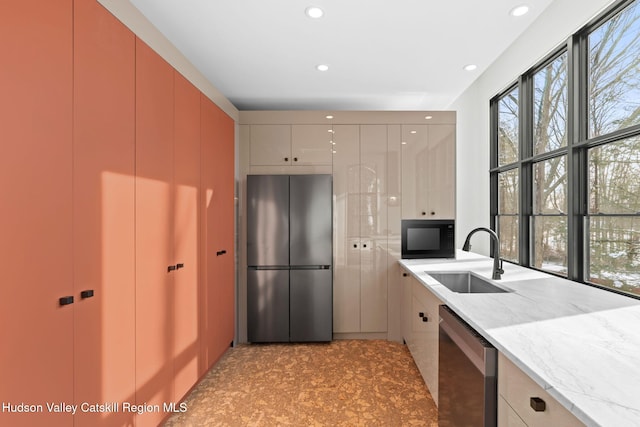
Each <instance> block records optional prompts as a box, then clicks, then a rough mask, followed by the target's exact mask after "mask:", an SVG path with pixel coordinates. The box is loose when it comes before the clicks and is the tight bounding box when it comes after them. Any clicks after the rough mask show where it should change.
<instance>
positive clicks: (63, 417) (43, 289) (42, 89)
mask: <svg viewBox="0 0 640 427" xmlns="http://www.w3.org/2000/svg"><path fill="white" fill-rule="evenodd" d="M72 34H73V33H72V1H71V0H55V1H45V2H43V1H39V0H21V1H3V2H1V3H0V55H1V56H2V65H1V66H0V145H1V147H2V155H1V156H0V203H1V206H2V207H1V208H0V221H1V223H2V236H1V237H0V257H1V258H0V259H2V283H1V284H0V325H1V327H0V402H2V404H3V405H11V406H8V407H7V408H9V409H7V410H5V411H3V412H0V424H1V425H10V426H33V425H47V426H56V425H71V423H72V421H73V420H72V415H71V413H50V412H49V411H48V408H47V406H46V404H47V403H48V402H68V403H73V314H74V313H73V312H74V308H75V304H68V305H61V304H60V301H59V298H61V297H73V296H74V294H73V276H72V273H73V271H72V168H71V161H72V114H71V112H72V93H73V91H72V89H73V88H72V63H73V58H72V41H73V35H72ZM65 302H71V301H70V299H66V300H63V303H65ZM20 405H22V406H20ZM18 406H20V408H19V409H21V410H25V409H26V410H32V411H35V412H30V413H18V412H13V409H18ZM11 408H13V409H11Z"/></svg>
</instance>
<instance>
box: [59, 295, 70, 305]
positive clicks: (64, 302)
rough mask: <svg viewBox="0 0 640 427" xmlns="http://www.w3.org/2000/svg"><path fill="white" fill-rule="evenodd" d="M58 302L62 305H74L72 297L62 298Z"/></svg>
mask: <svg viewBox="0 0 640 427" xmlns="http://www.w3.org/2000/svg"><path fill="white" fill-rule="evenodd" d="M58 301H59V302H60V305H69V304H73V297H72V296H66V297H62V298H60V299H59V300H58Z"/></svg>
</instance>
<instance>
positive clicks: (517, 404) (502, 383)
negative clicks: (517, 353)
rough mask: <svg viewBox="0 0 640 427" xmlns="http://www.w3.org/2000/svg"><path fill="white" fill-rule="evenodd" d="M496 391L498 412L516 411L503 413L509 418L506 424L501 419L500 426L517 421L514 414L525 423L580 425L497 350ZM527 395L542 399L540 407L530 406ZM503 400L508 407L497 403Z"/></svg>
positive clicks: (513, 423) (501, 402)
mask: <svg viewBox="0 0 640 427" xmlns="http://www.w3.org/2000/svg"><path fill="white" fill-rule="evenodd" d="M498 394H499V395H500V396H501V397H502V399H499V400H498V405H499V408H498V412H499V413H501V414H508V413H509V411H508V409H512V410H513V411H514V412H515V413H516V414H517V416H515V415H514V414H511V416H507V417H506V420H511V421H508V423H507V424H504V423H501V424H500V427H503V426H518V425H521V424H518V422H516V421H517V417H519V418H520V419H521V420H522V421H524V423H525V424H526V425H527V426H529V427H536V426H541V427H549V426H563V427H572V426H583V425H584V424H583V423H581V422H580V421H578V419H577V418H576V417H575V416H574V415H573V414H571V413H570V412H569V411H568V410H567V409H565V407H564V406H562V405H560V403H558V402H557V401H556V400H555V399H554V398H553V397H551V395H550V394H549V393H547V392H546V391H544V390H543V389H542V387H540V386H539V385H538V384H536V383H535V381H533V380H532V379H531V378H530V377H529V376H528V375H526V374H525V373H524V372H522V371H521V370H520V369H519V368H518V367H516V366H515V365H514V364H513V363H511V362H510V361H509V360H508V359H507V358H506V357H505V356H504V355H502V354H501V353H499V354H498ZM531 398H539V399H542V400H543V401H544V404H545V408H544V410H543V411H535V410H534V409H533V408H532V407H531ZM505 404H507V405H508V406H509V407H510V408H504V407H500V406H502V405H505ZM506 420H505V417H501V421H506ZM514 420H516V421H514Z"/></svg>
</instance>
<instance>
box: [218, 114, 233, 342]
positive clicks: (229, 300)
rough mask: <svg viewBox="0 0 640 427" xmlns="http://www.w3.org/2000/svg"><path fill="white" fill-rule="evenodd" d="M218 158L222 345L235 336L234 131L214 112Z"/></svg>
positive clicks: (225, 120)
mask: <svg viewBox="0 0 640 427" xmlns="http://www.w3.org/2000/svg"><path fill="white" fill-rule="evenodd" d="M217 123H218V125H217V127H218V135H219V139H218V143H217V146H218V153H219V154H218V156H217V158H216V159H215V161H214V167H215V168H216V170H217V171H218V173H219V177H218V180H219V182H220V183H221V184H222V185H221V187H220V196H221V197H220V199H219V200H218V201H217V202H218V203H219V207H218V208H217V209H216V211H217V212H218V222H219V223H220V224H222V227H221V230H220V233H219V235H218V239H219V240H218V242H219V243H218V245H217V246H219V247H221V248H222V249H223V250H225V251H226V254H225V256H224V257H222V258H221V259H220V261H221V265H220V275H219V278H220V280H219V282H218V284H217V285H218V286H217V289H218V292H219V294H220V299H221V307H220V309H221V313H220V335H221V336H222V340H223V342H226V343H227V344H228V343H229V342H231V341H232V340H233V338H234V335H235V307H236V302H235V250H234V248H235V193H234V186H235V175H234V170H235V157H234V146H235V141H234V127H235V124H234V122H233V119H231V118H230V117H229V116H227V115H226V114H225V113H224V112H223V111H222V110H220V109H218V120H217Z"/></svg>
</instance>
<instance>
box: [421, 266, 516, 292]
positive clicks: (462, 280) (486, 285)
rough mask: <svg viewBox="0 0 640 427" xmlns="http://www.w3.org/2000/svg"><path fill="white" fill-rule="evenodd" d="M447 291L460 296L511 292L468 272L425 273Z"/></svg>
mask: <svg viewBox="0 0 640 427" xmlns="http://www.w3.org/2000/svg"><path fill="white" fill-rule="evenodd" d="M425 273H427V274H428V275H429V276H431V277H433V278H434V279H436V280H437V281H438V282H440V283H441V284H442V285H444V286H445V287H446V288H447V289H449V290H450V291H453V292H457V293H460V294H487V293H499V292H513V291H512V290H511V289H506V288H502V287H500V286H498V285H496V284H495V283H493V282H492V281H491V280H489V279H486V278H484V277H482V276H478V275H476V274H474V273H472V272H470V271H447V272H435V271H425Z"/></svg>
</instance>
